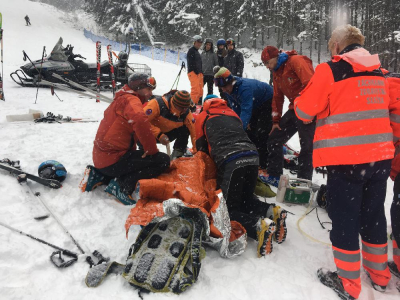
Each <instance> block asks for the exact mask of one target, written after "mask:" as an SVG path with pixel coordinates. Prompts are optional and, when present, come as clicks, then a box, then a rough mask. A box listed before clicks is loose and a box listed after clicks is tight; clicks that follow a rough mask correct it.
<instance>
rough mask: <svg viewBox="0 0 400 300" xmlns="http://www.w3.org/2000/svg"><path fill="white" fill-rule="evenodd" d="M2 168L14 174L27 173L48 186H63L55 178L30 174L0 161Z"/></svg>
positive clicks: (55, 187)
mask: <svg viewBox="0 0 400 300" xmlns="http://www.w3.org/2000/svg"><path fill="white" fill-rule="evenodd" d="M0 169H3V170H6V171H8V172H10V173H12V174H16V175H25V176H26V178H27V179H30V180H32V181H35V182H37V183H40V184H42V185H44V186H48V187H50V188H52V189H58V188H60V187H62V185H61V183H60V182H59V181H57V180H54V179H46V178H42V177H39V176H36V175H33V174H29V173H26V172H24V171H22V170H19V169H17V168H14V167H11V166H10V165H8V164H6V163H3V162H0Z"/></svg>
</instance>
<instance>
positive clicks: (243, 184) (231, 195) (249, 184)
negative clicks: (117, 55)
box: [217, 156, 271, 240]
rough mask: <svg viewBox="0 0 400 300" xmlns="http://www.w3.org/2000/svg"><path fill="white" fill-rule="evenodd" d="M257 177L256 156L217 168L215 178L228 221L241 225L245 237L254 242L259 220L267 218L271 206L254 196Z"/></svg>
mask: <svg viewBox="0 0 400 300" xmlns="http://www.w3.org/2000/svg"><path fill="white" fill-rule="evenodd" d="M246 160H247V161H246ZM251 160H252V161H251ZM254 163H256V164H254ZM257 176H258V157H257V156H251V157H242V158H239V159H237V160H233V161H231V162H229V163H226V164H225V165H224V166H223V167H222V168H219V170H218V176H217V185H218V186H219V187H220V188H221V190H222V194H223V195H224V198H225V199H226V204H227V206H228V212H229V217H230V219H231V220H233V221H236V222H239V223H240V224H242V225H243V227H244V228H245V229H246V231H247V235H248V236H249V237H251V238H252V239H255V240H257V223H258V222H259V220H260V218H266V217H267V212H268V209H269V208H270V206H271V204H268V203H265V202H261V201H260V200H258V198H257V197H256V196H255V195H254V188H255V186H256V183H257Z"/></svg>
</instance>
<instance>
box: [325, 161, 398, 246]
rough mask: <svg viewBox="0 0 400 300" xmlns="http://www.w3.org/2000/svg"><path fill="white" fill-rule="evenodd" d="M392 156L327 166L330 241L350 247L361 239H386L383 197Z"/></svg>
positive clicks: (385, 240) (357, 244) (376, 242)
mask: <svg viewBox="0 0 400 300" xmlns="http://www.w3.org/2000/svg"><path fill="white" fill-rule="evenodd" d="M390 166H391V160H383V161H378V162H374V163H373V164H372V163H366V164H358V165H340V166H328V167H327V169H328V182H327V200H328V206H327V211H328V215H329V217H330V218H331V220H332V231H331V232H330V238H331V242H332V245H333V246H335V247H337V248H340V249H344V250H349V251H356V250H358V249H360V248H359V239H358V236H359V235H361V238H362V240H363V241H364V242H367V243H371V244H384V243H386V242H387V235H386V217H385V207H384V203H385V197H386V183H387V179H388V177H389V172H390Z"/></svg>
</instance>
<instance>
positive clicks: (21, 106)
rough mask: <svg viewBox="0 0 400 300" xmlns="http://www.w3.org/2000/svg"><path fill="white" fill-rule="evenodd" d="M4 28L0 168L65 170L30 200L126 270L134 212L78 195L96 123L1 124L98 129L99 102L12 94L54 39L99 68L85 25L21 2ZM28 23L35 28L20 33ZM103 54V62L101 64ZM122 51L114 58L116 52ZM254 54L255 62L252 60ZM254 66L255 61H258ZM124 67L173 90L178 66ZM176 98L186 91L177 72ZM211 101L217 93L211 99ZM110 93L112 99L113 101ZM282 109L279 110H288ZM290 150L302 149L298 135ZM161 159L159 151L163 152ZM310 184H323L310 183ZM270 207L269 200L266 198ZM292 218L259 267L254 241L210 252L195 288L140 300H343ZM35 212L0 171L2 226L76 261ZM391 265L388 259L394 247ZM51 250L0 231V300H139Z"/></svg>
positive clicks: (323, 235)
mask: <svg viewBox="0 0 400 300" xmlns="http://www.w3.org/2000/svg"><path fill="white" fill-rule="evenodd" d="M0 12H1V13H2V14H3V28H4V73H5V76H4V80H5V82H4V90H5V98H6V101H5V102H3V101H0V141H1V143H0V145H1V147H0V159H2V158H9V159H11V160H20V161H21V167H22V169H23V170H25V171H27V172H29V173H32V174H37V168H38V166H39V164H40V163H42V162H43V161H45V160H49V159H54V160H57V161H59V162H61V163H62V164H63V165H64V166H65V167H66V169H67V170H68V177H67V179H66V180H65V182H64V183H63V188H61V189H59V190H51V189H48V188H45V187H43V186H40V185H38V184H36V183H34V182H30V186H31V187H32V189H33V191H38V192H40V193H41V197H42V198H43V199H45V201H46V202H47V204H48V206H49V207H50V208H51V209H52V211H53V212H54V213H55V215H57V217H58V218H59V219H60V220H61V222H62V223H63V224H64V226H65V227H66V228H67V229H68V231H69V232H70V233H71V234H72V236H73V237H74V238H75V240H76V241H77V242H78V243H79V244H80V245H81V246H82V248H83V249H84V251H85V252H93V251H94V250H99V251H100V252H101V253H103V254H104V255H106V256H109V257H110V258H111V260H115V261H118V262H121V263H125V259H126V256H127V254H128V249H129V247H130V245H131V244H132V243H133V242H134V241H135V238H136V235H137V233H138V232H139V228H134V227H132V228H131V230H130V233H129V238H128V239H127V238H126V236H125V229H124V224H125V220H126V218H127V216H128V214H129V211H130V207H127V206H123V205H121V204H120V203H118V202H117V201H115V200H114V199H113V198H112V197H109V196H107V194H106V193H104V192H103V191H102V189H101V188H99V189H97V190H95V191H94V192H91V193H84V194H82V193H81V192H80V190H79V189H78V184H79V182H80V180H81V179H82V175H83V172H84V169H85V166H86V165H87V164H92V145H93V140H94V137H95V134H96V131H97V127H98V125H99V123H74V124H34V123H29V122H25V123H8V122H7V121H6V115H11V114H23V113H27V112H28V110H29V109H36V110H41V111H43V112H44V113H46V112H53V113H55V114H62V115H64V116H71V117H73V118H74V117H83V118H91V119H96V120H101V119H102V116H103V111H104V110H105V109H106V108H107V103H105V102H101V103H96V102H95V99H92V98H88V97H81V96H77V95H76V94H74V93H69V92H64V91H58V90H56V92H57V95H58V96H59V97H60V99H62V100H63V101H62V102H61V101H59V100H58V99H57V98H56V97H55V96H52V95H51V93H50V90H49V89H44V88H41V89H39V91H38V98H37V103H36V104H34V103H35V97H36V92H37V91H36V89H35V88H23V87H20V86H18V85H16V84H15V83H14V82H13V81H12V80H11V79H10V77H9V75H8V74H10V73H11V72H13V71H14V70H16V69H17V68H19V67H20V66H21V65H23V64H25V62H23V61H22V50H25V51H26V53H27V54H28V55H29V56H30V58H31V59H32V60H36V59H40V58H41V54H42V50H43V46H46V50H47V53H48V54H49V53H50V52H51V50H52V48H53V46H54V45H55V43H56V42H57V40H58V38H59V37H63V39H64V46H65V45H67V44H72V45H73V46H75V48H74V52H75V53H76V54H78V53H79V54H81V55H82V56H84V57H86V58H87V62H89V63H90V62H94V61H95V51H96V49H95V44H94V43H93V42H91V41H90V40H88V39H86V38H85V37H84V36H83V27H82V26H83V25H87V24H88V23H90V19H89V18H88V16H86V15H83V14H82V15H79V16H78V17H76V16H75V17H73V16H68V15H66V14H65V13H63V12H60V11H58V10H56V9H55V8H53V7H51V6H48V5H45V4H41V3H36V2H30V1H27V0H13V1H2V2H1V5H0ZM26 14H28V15H29V17H30V19H31V23H32V26H29V27H28V26H25V21H24V16H25V15H26ZM105 46H106V45H103V49H102V53H103V56H102V57H103V60H104V59H106V55H105V53H106V51H105V50H106V49H105ZM116 50H119V49H116ZM257 55H258V54H257ZM257 59H258V56H257ZM129 61H130V62H136V63H145V64H148V65H149V66H150V67H151V68H152V71H153V75H154V76H155V78H156V79H157V89H156V90H155V91H154V93H155V94H163V93H165V92H167V91H169V90H170V88H171V86H172V83H173V82H174V80H175V77H176V76H177V74H178V72H179V70H180V66H177V65H172V64H168V63H163V62H160V61H153V60H151V59H149V58H146V57H141V56H137V55H131V57H130V59H129ZM245 74H246V75H247V76H248V77H252V78H256V79H260V80H265V81H267V82H268V80H269V72H268V70H266V68H264V67H258V68H254V67H252V66H251V64H250V63H247V64H246V66H245ZM179 88H180V89H186V90H190V84H189V81H188V78H187V76H186V73H185V72H183V73H182V76H181V79H180V82H179ZM215 92H217V90H215ZM110 95H111V93H110V94H109V96H110ZM286 108H287V103H286V104H285V109H286ZM291 144H292V145H293V146H294V147H296V148H298V147H299V143H298V138H297V136H295V137H294V138H293V139H292V141H291ZM159 147H160V150H161V151H165V148H164V147H162V146H159ZM314 179H315V182H316V183H319V184H321V183H324V182H325V179H323V178H322V176H321V175H319V174H318V175H315V177H314ZM392 189H393V183H392V182H391V181H389V182H388V193H387V201H386V214H387V217H388V228H389V227H390V218H389V208H390V204H391V202H392V198H393V193H392ZM268 201H271V202H273V201H274V199H268ZM283 206H284V207H285V208H286V209H288V210H289V211H290V212H292V213H294V214H295V215H289V217H288V222H287V223H288V238H287V240H286V242H285V243H283V244H281V245H277V244H274V250H273V253H272V254H271V255H269V256H267V257H265V258H262V259H259V258H257V255H256V242H254V241H252V240H249V243H248V247H247V249H246V251H245V253H244V254H243V255H241V256H240V257H237V258H235V259H232V260H227V259H222V258H221V257H220V256H219V254H218V253H217V252H216V251H214V250H212V249H207V256H206V258H205V259H204V260H203V261H202V268H201V272H200V275H199V279H198V282H197V283H196V284H194V285H193V286H192V287H191V288H190V289H188V290H187V291H186V292H184V293H183V294H182V295H181V296H176V295H173V294H164V295H162V294H145V295H144V298H145V299H146V300H147V299H148V300H151V299H178V297H179V299H191V300H197V299H198V300H204V299H240V300H246V299H270V300H275V299H276V300H281V299H313V300H314V299H315V300H328V299H339V298H338V297H337V296H336V294H335V293H334V292H333V291H331V290H330V289H328V288H326V287H325V286H323V285H322V284H321V283H320V282H319V281H318V279H317V276H316V271H317V269H318V268H319V267H326V268H330V269H334V263H333V259H332V253H331V248H330V247H329V246H328V245H325V244H323V243H319V242H315V241H312V240H311V239H309V238H307V237H305V236H304V235H302V234H301V232H300V231H299V230H298V228H297V224H296V223H297V221H298V220H299V219H300V218H301V217H302V216H303V214H304V213H306V211H307V208H306V207H304V206H291V207H288V206H285V205H283ZM38 208H40V205H39V203H38V201H37V200H36V199H33V200H32V199H30V198H29V197H26V195H25V193H24V192H23V189H22V187H21V186H20V185H19V184H18V183H17V181H16V179H15V178H13V177H12V176H10V175H8V174H7V173H6V172H4V171H2V170H0V222H3V223H6V224H8V225H10V226H12V227H15V228H17V229H20V230H22V231H24V232H27V233H29V234H32V235H33V236H36V237H38V238H41V239H43V240H45V241H47V242H50V243H52V244H55V245H57V246H59V247H62V248H64V249H68V250H71V251H74V252H76V253H79V251H78V249H77V247H76V246H75V245H74V243H73V242H72V241H71V239H70V238H69V237H68V236H67V235H66V234H65V233H64V232H63V230H62V229H61V228H60V227H59V226H58V224H57V223H56V221H55V220H54V219H53V218H51V217H50V218H48V219H46V220H43V221H36V220H35V219H34V218H33V216H34V214H35V212H36V210H37V209H38ZM319 217H320V219H321V221H329V218H328V216H327V214H326V212H325V211H323V210H319ZM300 225H301V228H302V230H304V231H305V232H307V233H308V234H309V235H311V236H312V237H313V238H315V239H317V240H319V241H321V242H324V243H329V236H328V232H327V230H324V229H322V228H321V226H320V225H319V223H318V220H317V218H316V215H315V212H312V213H311V214H310V215H308V216H307V217H306V218H304V220H303V221H302V222H301V223H300ZM389 248H390V250H389V257H391V256H392V250H391V243H390V247H389ZM52 251H53V249H52V248H50V247H48V246H46V245H43V244H40V243H38V242H36V241H33V240H31V239H29V238H27V237H25V236H22V235H19V234H17V233H15V232H12V231H10V230H8V229H6V228H4V227H1V226H0V270H1V271H0V298H1V299H23V300H28V299H29V300H31V299H52V300H53V299H68V300H74V299H139V296H138V293H137V291H136V290H135V289H133V288H132V287H131V286H130V285H129V284H128V283H127V282H126V281H125V280H124V279H123V278H122V277H120V276H116V275H110V276H108V277H107V278H106V280H105V281H104V283H103V284H102V285H100V286H99V287H97V288H94V289H90V288H88V287H86V285H85V283H84V279H85V276H86V274H87V271H88V265H87V264H86V262H85V259H84V258H85V257H84V255H80V256H79V260H78V262H77V263H75V264H74V265H72V266H71V267H69V268H66V269H57V268H55V267H54V266H53V265H52V264H51V262H50V260H49V257H50V254H51V253H52ZM361 276H362V277H361V278H362V284H363V290H362V293H361V296H360V298H359V299H385V300H391V299H393V300H394V299H399V293H398V292H397V290H396V289H395V279H393V280H392V281H391V282H390V284H389V287H388V290H387V292H386V293H385V294H381V293H379V292H377V291H375V290H373V289H372V287H371V286H370V284H369V283H368V279H367V276H366V275H365V274H364V273H363V274H362V275H361Z"/></svg>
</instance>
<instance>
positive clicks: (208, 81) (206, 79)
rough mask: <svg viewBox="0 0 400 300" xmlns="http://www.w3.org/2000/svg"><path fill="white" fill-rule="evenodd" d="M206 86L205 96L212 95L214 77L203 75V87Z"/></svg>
mask: <svg viewBox="0 0 400 300" xmlns="http://www.w3.org/2000/svg"><path fill="white" fill-rule="evenodd" d="M206 84H207V95H212V94H213V93H214V76H213V75H204V77H203V87H204V85H206Z"/></svg>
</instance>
